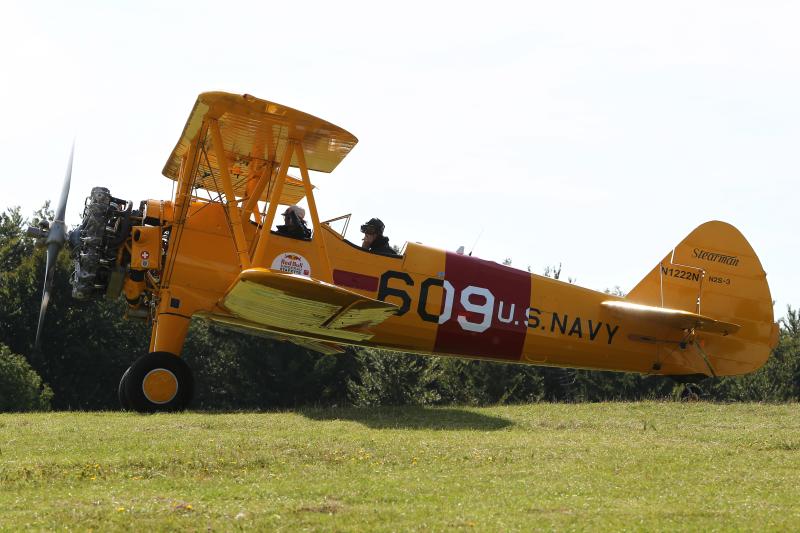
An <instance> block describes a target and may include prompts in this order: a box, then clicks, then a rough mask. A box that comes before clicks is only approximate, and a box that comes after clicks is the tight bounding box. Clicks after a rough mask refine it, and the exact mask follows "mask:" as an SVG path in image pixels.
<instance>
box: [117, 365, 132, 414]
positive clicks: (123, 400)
mask: <svg viewBox="0 0 800 533" xmlns="http://www.w3.org/2000/svg"><path fill="white" fill-rule="evenodd" d="M130 373H131V367H128V369H127V370H126V371H125V373H124V374H122V377H121V378H120V380H119V386H118V387H117V397H118V398H119V405H120V407H122V410H123V411H130V410H131V404H130V402H129V401H128V397H127V396H126V395H125V380H126V379H127V378H128V374H130Z"/></svg>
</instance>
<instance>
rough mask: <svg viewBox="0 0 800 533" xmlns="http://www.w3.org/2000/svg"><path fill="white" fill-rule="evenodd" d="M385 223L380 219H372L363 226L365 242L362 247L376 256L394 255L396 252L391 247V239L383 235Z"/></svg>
mask: <svg viewBox="0 0 800 533" xmlns="http://www.w3.org/2000/svg"><path fill="white" fill-rule="evenodd" d="M384 227H385V226H384V225H383V222H381V219H379V218H371V219H369V220H368V221H367V223H366V224H364V225H363V226H361V232H362V233H363V234H364V240H363V241H362V243H361V247H362V248H363V249H365V250H368V251H370V252H374V253H376V254H394V253H395V251H394V250H393V249H392V247H391V246H389V237H384V235H383V228H384Z"/></svg>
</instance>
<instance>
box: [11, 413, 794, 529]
mask: <svg viewBox="0 0 800 533" xmlns="http://www.w3.org/2000/svg"><path fill="white" fill-rule="evenodd" d="M799 407H800V406H798V405H795V404H789V405H760V404H734V405H722V404H709V403H693V404H686V403H606V404H581V405H551V404H539V405H526V406H514V407H496V408H488V409H471V408H441V409H421V408H397V409H320V410H301V411H296V412H276V413H237V414H227V413H226V414H208V413H187V414H180V415H154V416H140V415H136V414H131V413H51V414H47V413H43V414H5V415H0V529H8V530H17V529H23V528H33V529H64V528H65V527H66V528H67V529H74V530H82V531H84V530H95V531H106V530H109V529H135V530H147V529H149V530H156V531H160V530H175V529H179V530H183V529H189V530H200V529H203V530H205V529H209V528H210V529H213V530H224V531H229V530H237V529H252V528H257V529H261V530H287V531H297V530H332V531H337V530H338V531H354V530H355V531H380V530H385V531H398V530H424V531H429V530H473V531H515V530H518V531H529V530H532V529H546V530H551V529H558V530H593V531H597V530H629V531H630V530H633V531H635V530H660V531H674V530H693V531H700V530H702V531H707V530H759V531H763V530H775V531H778V530H780V531H786V530H795V531H797V530H800V415H799V414H798V408H799Z"/></svg>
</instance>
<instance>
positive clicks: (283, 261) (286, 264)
mask: <svg viewBox="0 0 800 533" xmlns="http://www.w3.org/2000/svg"><path fill="white" fill-rule="evenodd" d="M271 268H272V270H280V271H281V272H288V273H289V274H299V275H301V276H310V275H311V265H309V264H308V260H307V259H306V258H305V257H303V256H302V255H300V254H295V253H292V252H287V253H285V254H281V255H279V256H278V257H276V258H275V260H274V261H272V267H271Z"/></svg>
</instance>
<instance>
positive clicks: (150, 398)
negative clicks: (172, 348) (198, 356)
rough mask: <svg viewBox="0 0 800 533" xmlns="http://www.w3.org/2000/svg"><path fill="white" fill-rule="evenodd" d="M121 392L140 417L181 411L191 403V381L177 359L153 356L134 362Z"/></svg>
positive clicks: (164, 353)
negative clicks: (123, 391)
mask: <svg viewBox="0 0 800 533" xmlns="http://www.w3.org/2000/svg"><path fill="white" fill-rule="evenodd" d="M145 380H147V381H145ZM124 389H125V397H126V398H127V400H128V403H129V405H130V407H131V408H133V409H135V410H136V411H138V412H140V413H156V412H174V411H182V410H184V409H186V407H187V406H188V405H189V402H191V401H192V395H193V394H194V377H193V376H192V371H191V369H190V368H189V365H187V364H186V362H185V361H184V360H183V359H181V358H180V357H178V356H176V355H173V354H171V353H167V352H153V353H149V354H147V355H143V356H141V357H140V358H139V359H137V360H136V361H134V363H133V364H132V365H131V368H130V373H129V374H128V377H127V378H126V379H125V384H124Z"/></svg>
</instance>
